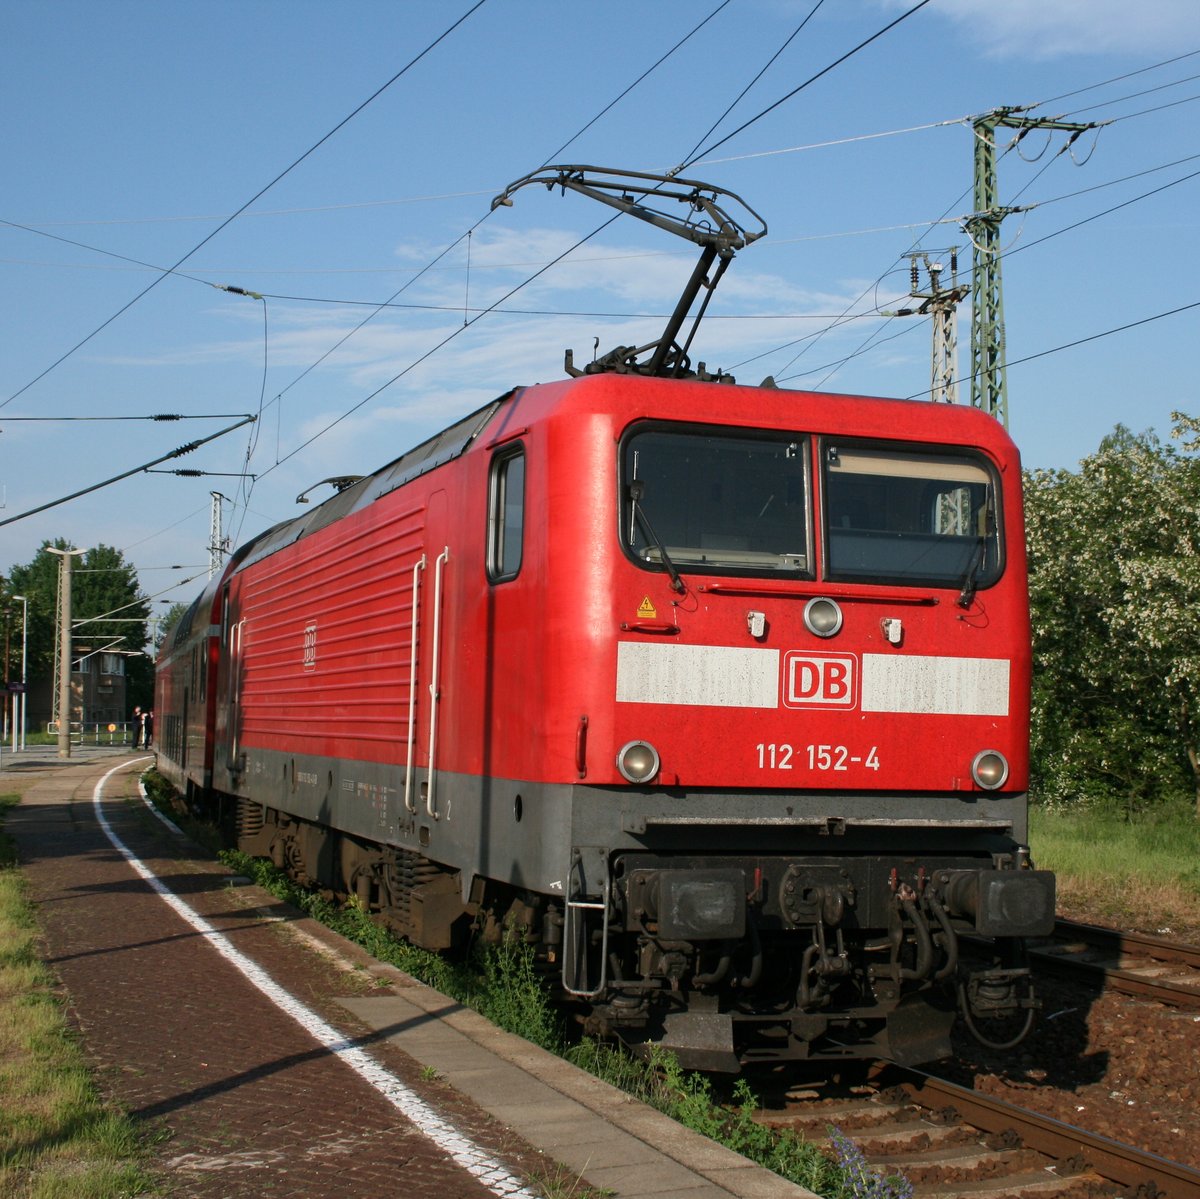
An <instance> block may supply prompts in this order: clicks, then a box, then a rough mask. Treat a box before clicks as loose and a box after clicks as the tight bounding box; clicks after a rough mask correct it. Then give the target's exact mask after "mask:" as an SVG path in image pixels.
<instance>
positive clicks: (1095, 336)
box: [905, 300, 1200, 400]
mask: <svg viewBox="0 0 1200 1199" xmlns="http://www.w3.org/2000/svg"><path fill="white" fill-rule="evenodd" d="M1194 308H1200V300H1193V301H1192V302H1191V303H1188V304H1180V305H1179V306H1178V307H1177V308H1169V309H1167V311H1165V312H1156V313H1154V315H1153V316H1144V317H1141V318H1140V319H1138V320H1136V321H1128V322H1127V323H1126V324H1124V325H1117V326H1115V327H1114V328H1112V329H1105V330H1103V331H1102V332H1100V333H1090V334H1088V335H1087V336H1086V337H1077V338H1075V340H1074V341H1067V342H1063V343H1062V345H1057V346H1051V347H1050V348H1049V349H1045V350H1038V351H1037V352H1036V353H1034V354H1026V355H1025V356H1024V357H1022V358H1012V359H1009V361H1008V363H1007V365H1008V366H1010V367H1013V366H1021V365H1023V364H1024V363H1026V362H1035V361H1037V359H1039V358H1048V357H1050V355H1052V354H1061V353H1062V352H1063V351H1064V350H1073V349H1075V348H1076V347H1078V346H1084V345H1088V344H1089V343H1090V342H1093V341H1102V340H1103V339H1104V338H1106V337H1115V336H1116V335H1117V334H1118V333H1126V332H1128V331H1129V330H1130V329H1137V328H1140V327H1141V326H1143V325H1151V324H1154V323H1155V322H1156V321H1161V320H1166V319H1167V317H1172V316H1178V315H1179V313H1181V312H1190V311H1191V310H1192V309H1194ZM970 381H971V376H970V375H966V376H963V377H962V378H958V379H955V380H954V383H956V384H958V383H969V382H970ZM928 394H929V393H928V389H925V390H922V391H917V392H914V393H913V394H912V395H910V396H907V397H905V398H906V399H910V400H916V399H920V398H921V397H922V396H924V395H928Z"/></svg>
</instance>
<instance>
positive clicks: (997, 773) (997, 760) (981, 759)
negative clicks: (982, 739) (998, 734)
mask: <svg viewBox="0 0 1200 1199" xmlns="http://www.w3.org/2000/svg"><path fill="white" fill-rule="evenodd" d="M971 777H972V778H973V779H974V780H975V782H976V783H978V784H979V786H981V787H982V788H983V789H984V790H985V791H996V790H998V789H999V788H1001V787H1003V786H1004V784H1005V783H1006V782H1007V781H1008V759H1007V758H1006V757H1005V756H1004V755H1003V754H1002V753H1001V752H1000V751H999V750H998V749H984V750H981V751H980V752H979V753H977V754H976V755H975V761H973V762H972V763H971Z"/></svg>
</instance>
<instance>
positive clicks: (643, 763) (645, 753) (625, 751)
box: [617, 741, 659, 783]
mask: <svg viewBox="0 0 1200 1199" xmlns="http://www.w3.org/2000/svg"><path fill="white" fill-rule="evenodd" d="M658 767H659V760H658V750H656V749H655V748H654V746H653V745H650V744H649V743H648V742H646V741H630V742H629V744H628V745H624V746H622V747H621V752H620V753H619V754H617V769H618V770H619V771H620V772H621V776H622V777H623V778H627V779H628V780H629V781H630V782H631V783H648V782H649V781H650V780H651V779H652V778H653V777H654V776H655V775H656V774H657V773H658Z"/></svg>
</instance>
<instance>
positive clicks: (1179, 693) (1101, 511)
mask: <svg viewBox="0 0 1200 1199" xmlns="http://www.w3.org/2000/svg"><path fill="white" fill-rule="evenodd" d="M1174 420H1175V422H1176V424H1175V430H1174V433H1175V438H1176V440H1178V441H1180V442H1182V444H1181V445H1164V444H1162V443H1161V442H1160V441H1159V440H1158V438H1157V437H1155V436H1154V434H1153V433H1142V434H1137V435H1135V434H1133V433H1131V432H1130V431H1129V430H1128V429H1126V428H1124V427H1122V426H1118V427H1117V429H1115V430H1114V431H1113V433H1112V434H1111V435H1110V436H1108V437H1106V438H1105V439H1104V441H1103V442H1102V443H1101V445H1100V448H1099V449H1098V450H1097V452H1096V453H1095V454H1093V455H1091V456H1090V457H1088V458H1085V459H1084V460H1083V461H1082V462H1081V463H1080V469H1079V470H1078V472H1070V471H1064V470H1053V471H1047V470H1041V471H1032V472H1029V473H1028V474H1027V475H1026V518H1027V535H1028V539H1029V551H1030V557H1029V561H1030V603H1031V607H1032V614H1033V627H1034V683H1033V692H1034V710H1033V726H1032V730H1031V734H1032V736H1031V739H1032V749H1033V760H1034V776H1035V788H1036V790H1037V793H1038V794H1039V795H1040V796H1041V797H1043V798H1047V799H1051V800H1072V799H1080V798H1082V799H1089V798H1091V799H1098V798H1109V797H1111V798H1116V799H1117V800H1118V801H1119V802H1120V803H1122V804H1124V805H1125V806H1126V810H1127V811H1129V812H1132V811H1136V810H1140V809H1142V808H1145V807H1147V806H1149V805H1152V804H1156V803H1161V802H1164V801H1169V800H1172V799H1176V798H1179V797H1182V796H1188V797H1190V798H1191V799H1192V800H1193V801H1194V802H1195V804H1196V811H1197V816H1198V817H1200V458H1197V456H1196V450H1197V449H1198V448H1200V445H1198V443H1200V423H1198V422H1197V421H1196V420H1194V419H1193V418H1189V417H1185V416H1182V415H1181V414H1179V413H1175V414H1174Z"/></svg>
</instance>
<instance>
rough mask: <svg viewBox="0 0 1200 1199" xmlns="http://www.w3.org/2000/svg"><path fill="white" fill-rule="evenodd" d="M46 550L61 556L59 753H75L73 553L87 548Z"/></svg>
mask: <svg viewBox="0 0 1200 1199" xmlns="http://www.w3.org/2000/svg"><path fill="white" fill-rule="evenodd" d="M46 552H47V553H49V554H57V555H58V556H59V557H60V558H61V559H62V561H61V563H60V564H59V571H58V579H59V583H58V612H59V617H58V619H59V651H58V658H59V661H58V756H59V757H60V758H69V757H70V756H71V557H72V555H74V554H86V553H87V550H60V549H55V548H54V547H53V546H49V545H48V546H46Z"/></svg>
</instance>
